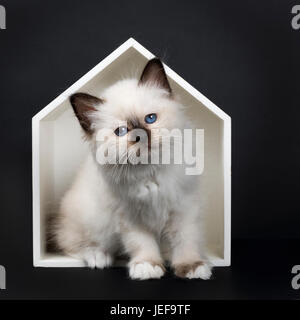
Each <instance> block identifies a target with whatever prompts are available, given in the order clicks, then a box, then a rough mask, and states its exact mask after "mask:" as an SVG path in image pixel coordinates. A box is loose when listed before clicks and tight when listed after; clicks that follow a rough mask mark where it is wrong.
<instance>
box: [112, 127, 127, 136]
mask: <svg viewBox="0 0 300 320" xmlns="http://www.w3.org/2000/svg"><path fill="white" fill-rule="evenodd" d="M127 132H128V128H127V127H125V126H122V127H119V128H117V129H116V130H115V134H116V135H117V136H118V137H122V136H125V134H127Z"/></svg>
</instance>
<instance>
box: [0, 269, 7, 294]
mask: <svg viewBox="0 0 300 320" xmlns="http://www.w3.org/2000/svg"><path fill="white" fill-rule="evenodd" d="M1 289H2V290H4V289H6V271H5V268H4V267H3V266H1V265H0V290H1Z"/></svg>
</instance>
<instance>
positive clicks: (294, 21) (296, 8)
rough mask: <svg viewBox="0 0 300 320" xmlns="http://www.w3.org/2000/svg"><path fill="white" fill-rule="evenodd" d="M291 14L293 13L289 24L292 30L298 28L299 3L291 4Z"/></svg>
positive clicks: (299, 17)
mask: <svg viewBox="0 0 300 320" xmlns="http://www.w3.org/2000/svg"><path fill="white" fill-rule="evenodd" d="M292 14H295V16H294V17H293V19H292V21H291V24H292V28H293V29H294V30H299V29H300V5H296V6H293V8H292Z"/></svg>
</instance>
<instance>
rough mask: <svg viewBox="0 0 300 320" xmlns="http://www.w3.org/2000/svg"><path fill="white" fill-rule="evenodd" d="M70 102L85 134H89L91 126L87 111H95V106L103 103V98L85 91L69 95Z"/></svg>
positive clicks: (91, 130)
mask: <svg viewBox="0 0 300 320" xmlns="http://www.w3.org/2000/svg"><path fill="white" fill-rule="evenodd" d="M70 102H71V105H72V107H73V110H74V113H75V115H76V117H77V118H78V120H79V123H80V125H81V127H82V128H83V130H84V131H85V132H86V134H88V135H91V134H92V133H93V129H92V128H91V120H90V118H89V113H91V112H94V111H97V109H96V106H98V105H99V104H101V103H103V100H101V99H99V98H97V97H94V96H91V95H89V94H87V93H75V94H73V95H71V97H70Z"/></svg>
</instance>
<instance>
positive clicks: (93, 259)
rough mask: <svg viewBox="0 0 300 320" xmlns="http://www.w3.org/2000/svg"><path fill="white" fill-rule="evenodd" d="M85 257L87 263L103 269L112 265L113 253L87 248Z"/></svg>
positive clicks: (89, 265) (90, 266)
mask: <svg viewBox="0 0 300 320" xmlns="http://www.w3.org/2000/svg"><path fill="white" fill-rule="evenodd" d="M83 259H84V261H85V263H86V265H87V266H88V267H89V268H92V269H94V268H98V269H103V268H106V267H109V266H111V265H112V257H111V255H110V254H107V253H104V252H102V251H99V250H87V251H86V252H85V253H84V256H83Z"/></svg>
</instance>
